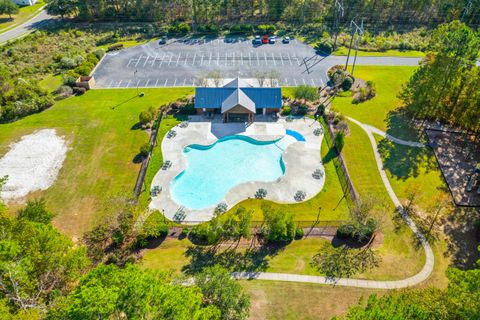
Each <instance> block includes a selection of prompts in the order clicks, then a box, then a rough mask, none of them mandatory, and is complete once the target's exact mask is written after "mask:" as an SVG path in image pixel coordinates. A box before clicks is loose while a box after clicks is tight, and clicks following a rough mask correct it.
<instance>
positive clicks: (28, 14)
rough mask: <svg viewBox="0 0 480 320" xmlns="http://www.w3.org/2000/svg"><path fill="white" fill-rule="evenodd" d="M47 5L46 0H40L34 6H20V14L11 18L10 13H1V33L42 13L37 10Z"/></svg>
mask: <svg viewBox="0 0 480 320" xmlns="http://www.w3.org/2000/svg"><path fill="white" fill-rule="evenodd" d="M44 5H45V1H43V0H39V1H38V2H37V3H36V4H34V5H33V6H23V7H20V10H19V12H18V14H16V15H14V16H12V19H10V16H9V15H6V14H4V15H1V14H0V33H3V32H6V31H8V30H10V29H12V28H14V27H16V26H17V25H20V24H22V23H24V22H25V21H27V20H29V19H31V18H33V17H34V16H35V15H36V14H38V13H40V12H39V11H38V12H37V10H38V9H40V8H41V7H43V6H44Z"/></svg>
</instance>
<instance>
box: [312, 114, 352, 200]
mask: <svg viewBox="0 0 480 320" xmlns="http://www.w3.org/2000/svg"><path fill="white" fill-rule="evenodd" d="M320 123H321V124H322V126H323V128H324V130H325V129H326V130H327V132H328V134H325V135H324V139H325V142H326V143H327V146H328V147H329V148H330V149H333V150H335V152H336V157H333V159H332V160H331V161H332V162H333V164H334V166H335V170H336V172H337V175H338V178H339V180H340V185H341V186H342V190H343V193H344V194H345V197H346V198H347V199H348V201H347V203H348V205H349V206H352V205H353V204H354V203H355V202H356V201H357V200H358V193H357V191H356V190H355V187H354V185H353V183H352V180H351V179H350V175H349V174H348V169H347V165H346V164H345V160H344V159H343V156H342V154H341V153H339V152H338V151H337V150H336V148H335V147H334V143H333V141H334V139H335V134H334V133H333V129H332V127H331V125H330V124H329V123H328V120H327V119H326V118H325V117H320Z"/></svg>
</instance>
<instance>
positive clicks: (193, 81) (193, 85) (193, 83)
mask: <svg viewBox="0 0 480 320" xmlns="http://www.w3.org/2000/svg"><path fill="white" fill-rule="evenodd" d="M192 87H195V78H193V79H192Z"/></svg>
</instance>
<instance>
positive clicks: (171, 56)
mask: <svg viewBox="0 0 480 320" xmlns="http://www.w3.org/2000/svg"><path fill="white" fill-rule="evenodd" d="M172 58H173V53H172V52H170V61H168V66H169V67H170V63H172Z"/></svg>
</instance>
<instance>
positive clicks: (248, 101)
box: [195, 78, 282, 123]
mask: <svg viewBox="0 0 480 320" xmlns="http://www.w3.org/2000/svg"><path fill="white" fill-rule="evenodd" d="M281 108H282V89H281V88H263V87H253V86H252V85H250V84H248V83H247V82H246V81H244V80H242V79H240V78H236V79H234V80H232V81H231V82H229V83H227V84H226V85H224V86H223V87H219V88H212V87H198V88H195V109H196V111H197V114H198V115H209V116H213V115H214V114H221V115H222V118H223V121H224V122H249V123H251V122H254V121H255V115H258V114H261V115H264V116H265V115H270V114H276V113H278V112H279V111H280V109H281Z"/></svg>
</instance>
